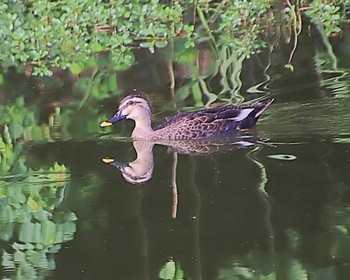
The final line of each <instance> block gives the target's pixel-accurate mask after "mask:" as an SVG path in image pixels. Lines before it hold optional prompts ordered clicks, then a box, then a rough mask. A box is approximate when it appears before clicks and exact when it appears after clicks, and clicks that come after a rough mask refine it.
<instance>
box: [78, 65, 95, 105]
mask: <svg viewBox="0 0 350 280" xmlns="http://www.w3.org/2000/svg"><path fill="white" fill-rule="evenodd" d="M97 72H98V67H95V68H94V69H93V70H92V73H91V80H90V82H89V85H88V88H87V90H86V93H85V95H84V98H83V100H82V101H81V103H80V106H79V110H81V108H83V106H84V104H85V102H86V101H87V100H88V98H89V95H90V93H91V88H92V85H93V83H94V81H95V77H96V74H97Z"/></svg>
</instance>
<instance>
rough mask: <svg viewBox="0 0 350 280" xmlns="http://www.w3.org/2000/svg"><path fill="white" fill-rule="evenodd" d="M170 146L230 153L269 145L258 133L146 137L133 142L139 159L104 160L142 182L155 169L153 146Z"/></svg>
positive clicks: (205, 152)
mask: <svg viewBox="0 0 350 280" xmlns="http://www.w3.org/2000/svg"><path fill="white" fill-rule="evenodd" d="M156 144H158V145H163V146H167V147H168V153H172V152H175V153H180V154H186V155H192V156H203V155H211V154H216V153H226V152H228V151H232V150H236V149H242V148H248V147H254V146H257V145H261V144H263V145H266V144H267V143H266V142H265V141H263V140H262V139H261V138H259V137H258V136H257V135H256V134H251V133H246V132H243V133H240V134H235V135H231V136H228V137H220V138H212V139H197V140H182V141H157V142H153V141H142V140H137V141H134V142H133V146H134V149H135V151H136V159H135V160H134V161H131V162H126V163H125V162H120V161H117V160H116V159H112V158H104V159H103V162H104V163H107V164H110V165H112V166H115V167H117V168H118V169H119V170H120V172H121V173H122V175H123V177H124V179H125V180H126V181H127V182H129V183H131V184H142V183H145V182H147V181H148V180H150V179H151V177H152V173H153V166H154V161H153V147H154V145H156Z"/></svg>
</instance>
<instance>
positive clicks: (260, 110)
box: [255, 98, 275, 118]
mask: <svg viewBox="0 0 350 280" xmlns="http://www.w3.org/2000/svg"><path fill="white" fill-rule="evenodd" d="M274 100H275V99H274V98H271V99H270V100H268V101H267V102H265V103H258V104H259V105H260V106H259V107H258V108H257V110H255V112H256V113H255V117H256V118H259V117H260V116H261V114H262V113H264V112H265V110H266V109H267V108H268V107H269V106H270V105H271V103H272V102H273V101H274Z"/></svg>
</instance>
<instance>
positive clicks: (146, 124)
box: [131, 115, 154, 139]
mask: <svg viewBox="0 0 350 280" xmlns="http://www.w3.org/2000/svg"><path fill="white" fill-rule="evenodd" d="M134 121H135V128H134V130H133V132H132V134H131V137H132V138H134V139H151V138H152V134H153V133H154V131H153V129H152V126H151V124H152V123H151V116H149V115H147V116H146V115H144V116H140V117H137V118H134Z"/></svg>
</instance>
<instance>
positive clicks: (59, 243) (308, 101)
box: [0, 39, 350, 279]
mask: <svg viewBox="0 0 350 280" xmlns="http://www.w3.org/2000/svg"><path fill="white" fill-rule="evenodd" d="M305 41H306V43H305V44H304V45H303V44H302V45H301V46H300V49H298V51H297V52H296V54H295V72H290V71H289V70H286V69H284V68H283V61H285V60H282V59H281V57H282V58H283V57H287V56H288V54H289V53H288V52H287V51H285V50H280V49H276V50H274V51H273V52H272V53H270V52H267V51H266V52H264V53H262V54H260V55H257V56H256V57H253V58H251V59H250V60H246V61H245V62H244V63H243V68H237V67H238V66H236V65H237V64H232V65H230V66H229V67H231V70H232V72H230V76H225V79H223V78H221V79H219V78H218V77H216V78H215V77H211V78H210V70H208V69H206V71H207V73H209V74H208V75H209V78H208V77H207V78H206V79H204V78H203V81H205V83H206V85H207V87H208V88H209V89H216V90H218V91H221V90H222V95H221V100H223V101H227V100H232V101H236V102H240V101H242V99H243V98H244V99H245V100H253V99H256V98H259V97H264V96H267V95H268V96H273V97H274V98H275V102H274V104H273V105H272V106H271V107H270V108H269V109H268V110H267V111H266V113H264V115H263V117H262V118H261V120H260V121H259V123H258V126H257V128H256V129H255V130H253V131H252V132H250V133H247V134H244V135H241V136H240V137H239V138H231V139H228V140H227V139H226V140H227V141H226V142H225V143H222V142H219V143H210V144H208V143H197V144H195V145H194V144H193V143H192V144H191V145H190V146H189V145H188V143H187V144H185V145H177V146H173V147H170V148H169V147H167V146H166V145H154V146H153V145H150V144H149V143H142V142H138V143H135V142H134V143H133V142H132V141H130V139H128V138H127V137H126V136H128V135H130V132H131V129H132V124H131V123H130V122H127V121H125V122H123V123H120V124H117V125H115V127H113V128H108V129H105V130H101V129H100V128H99V123H100V121H102V120H104V119H105V118H106V117H108V116H110V115H111V114H112V113H113V111H114V110H115V107H116V105H117V103H118V100H119V98H118V97H115V95H113V94H112V93H109V94H107V95H110V96H109V97H108V96H104V98H100V99H99V98H98V97H97V96H94V95H93V94H94V91H93V90H92V91H91V92H90V93H88V94H87V95H86V91H84V90H82V89H85V90H86V88H85V87H84V84H85V85H86V83H87V82H88V81H90V80H91V79H90V78H91V77H89V76H88V75H87V76H85V77H83V78H79V79H78V78H77V77H72V76H69V75H64V74H57V75H56V76H55V77H54V78H51V79H50V78H47V79H39V78H26V77H24V76H22V75H21V74H16V73H15V72H10V73H7V74H6V75H5V78H6V79H7V80H6V81H7V82H6V84H5V85H3V86H2V89H1V99H2V102H3V104H6V106H7V107H6V106H5V105H3V106H2V107H1V110H2V111H1V112H2V123H1V128H2V138H3V141H2V142H3V143H4V144H2V143H0V144H1V145H2V146H1V160H2V161H1V179H0V220H1V223H0V239H1V245H0V246H1V247H0V248H1V254H2V262H1V269H2V279H159V278H160V279H267V278H268V279H348V277H349V275H350V269H349V262H350V250H349V248H350V246H349V245H350V236H349V226H350V220H349V218H348V217H349V213H350V192H349V184H350V177H349V172H348V170H349V168H350V161H349V159H350V145H349V143H350V140H349V139H350V138H349V135H350V129H349V127H350V117H349V112H348V108H349V102H350V101H349V97H348V88H349V78H348V66H347V65H346V64H342V62H344V63H345V62H346V61H348V57H347V56H346V55H347V54H346V53H343V52H339V53H337V52H335V55H336V58H337V61H338V62H339V66H337V65H336V66H337V67H335V65H334V61H333V60H332V59H331V58H330V57H329V56H327V55H329V54H328V53H326V52H325V51H323V50H322V49H320V48H319V47H318V46H317V42H314V41H311V40H310V42H309V41H308V40H307V39H305ZM341 43H342V42H341V41H340V42H338V45H337V46H338V49H340V50H341V47H342V44H341ZM343 47H344V46H343ZM335 50H336V51H337V49H335ZM205 62H208V61H205ZM209 62H210V61H209ZM175 66H176V67H175V70H176V71H175V73H177V74H176V75H177V76H176V77H177V80H176V85H177V86H178V88H179V89H178V94H179V93H180V95H178V97H179V96H180V98H179V99H180V102H178V104H177V105H178V107H177V108H179V109H188V107H192V106H194V104H195V103H198V102H199V101H198V99H196V97H195V94H193V95H191V93H194V92H195V89H196V86H197V84H195V83H192V84H191V82H189V81H190V79H189V78H190V77H191V71H190V70H189V67H188V65H175ZM235 67H236V68H235ZM209 68H210V67H209ZM237 69H238V73H239V75H237V73H236V72H237V71H236V72H235V71H234V70H237ZM167 73H168V72H167V68H166V64H165V63H164V59H163V57H162V54H159V53H158V54H155V55H153V56H152V55H150V54H146V53H141V54H140V55H139V63H138V64H137V65H135V66H134V67H132V68H131V69H130V70H128V71H125V72H122V73H117V74H115V73H114V75H116V77H117V81H118V85H119V91H120V92H122V91H123V92H127V91H128V90H130V89H132V88H135V87H137V88H140V89H142V90H144V91H145V92H147V93H148V94H149V98H150V101H151V103H152V106H153V107H154V118H155V121H156V122H158V123H159V122H160V121H161V119H162V118H163V117H164V116H165V115H170V114H172V111H173V110H174V109H173V108H172V102H171V100H172V98H171V91H170V90H169V89H168V82H169V76H168V74H167ZM228 73H229V72H227V74H228ZM240 73H241V74H240ZM101 75H107V74H106V73H104V74H101ZM108 75H111V73H108ZM102 77H103V76H102ZM108 77H109V76H108ZM237 77H240V79H241V81H239V80H237ZM89 79H90V80H89ZM203 81H202V82H201V83H199V84H200V85H201V87H202V88H203V86H204V84H203ZM189 84H190V85H191V86H190V87H189V86H188V85H189ZM101 85H102V82H101ZM96 87H97V89H96V91H97V90H100V89H101V88H99V87H98V85H96ZM226 87H229V88H230V90H226V91H225V90H224V89H225V88H226ZM181 94H182V95H181ZM187 94H189V98H187V99H186V101H184V102H181V96H187ZM205 96H206V97H205V98H203V100H202V101H203V103H204V104H205V103H210V102H211V97H212V96H210V95H208V94H207V95H205ZM197 105H198V104H197ZM5 114H6V116H5ZM10 117H12V119H11V121H10V119H9V118H10ZM6 118H8V119H9V120H6ZM5 124H9V125H5ZM174 151H178V152H179V153H174ZM206 151H210V153H209V154H208V153H207V152H206ZM127 163H128V164H127ZM136 183H142V184H136ZM176 277H177V278H176Z"/></svg>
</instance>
